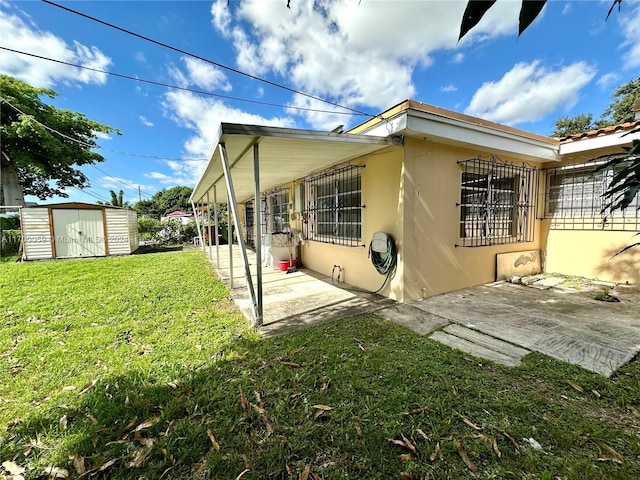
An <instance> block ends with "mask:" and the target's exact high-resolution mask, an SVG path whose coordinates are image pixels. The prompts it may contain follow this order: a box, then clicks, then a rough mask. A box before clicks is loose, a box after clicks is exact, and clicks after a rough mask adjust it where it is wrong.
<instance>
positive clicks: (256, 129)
mask: <svg viewBox="0 0 640 480" xmlns="http://www.w3.org/2000/svg"><path fill="white" fill-rule="evenodd" d="M221 144H224V145H225V146H226V151H227V155H228V158H229V166H230V169H231V176H232V178H233V184H234V191H235V194H236V195H235V196H236V198H235V200H236V201H237V202H244V201H246V200H248V199H249V198H252V197H253V196H254V193H255V183H254V151H253V146H254V145H255V144H258V145H259V147H258V150H259V164H260V189H261V190H262V191H265V190H269V189H271V188H274V187H277V186H279V185H282V184H284V183H287V182H290V181H292V180H296V179H298V178H303V177H305V176H307V175H309V174H310V173H312V172H314V171H317V170H322V169H325V168H328V167H330V166H332V165H336V164H339V163H344V162H347V161H349V160H352V159H355V158H358V157H361V156H363V155H366V154H368V153H371V152H374V151H376V150H380V149H383V148H385V147H387V146H389V145H392V140H391V138H386V137H376V136H370V135H349V134H344V133H327V132H318V131H315V130H299V129H291V128H282V127H264V126H255V125H242V124H235V123H222V124H221V125H220V129H219V130H218V134H217V136H216V138H215V142H214V145H213V146H214V149H213V152H212V155H211V159H210V160H209V164H208V165H207V168H206V169H205V171H204V172H203V174H202V176H201V177H200V180H199V181H198V183H197V185H196V187H195V189H194V191H193V193H192V195H191V200H192V201H193V202H194V203H196V204H197V203H202V202H205V201H206V195H207V192H209V191H210V190H211V189H212V188H213V186H214V185H215V187H216V193H217V196H218V199H219V201H223V202H224V201H226V199H227V187H226V184H225V179H224V173H223V167H222V162H221V157H220V149H219V148H218V147H219V145H221ZM210 199H211V197H210ZM211 201H212V199H211Z"/></svg>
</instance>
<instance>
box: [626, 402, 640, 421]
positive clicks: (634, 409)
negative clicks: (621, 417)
mask: <svg viewBox="0 0 640 480" xmlns="http://www.w3.org/2000/svg"><path fill="white" fill-rule="evenodd" d="M627 408H628V409H629V410H631V413H633V414H634V415H635V416H636V417H638V418H640V411H638V409H637V408H636V407H634V406H633V405H627Z"/></svg>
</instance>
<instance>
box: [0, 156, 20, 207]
mask: <svg viewBox="0 0 640 480" xmlns="http://www.w3.org/2000/svg"><path fill="white" fill-rule="evenodd" d="M0 206H6V207H24V194H23V193H22V187H21V186H20V182H19V181H18V172H17V171H16V167H14V166H13V164H11V163H8V162H7V161H6V160H5V161H0Z"/></svg>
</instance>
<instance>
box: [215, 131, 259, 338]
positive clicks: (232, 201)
mask: <svg viewBox="0 0 640 480" xmlns="http://www.w3.org/2000/svg"><path fill="white" fill-rule="evenodd" d="M219 147H220V158H221V159H222V169H223V171H224V179H225V182H226V184H227V193H228V196H229V206H230V207H231V212H232V213H233V221H234V224H235V225H236V228H237V227H238V226H239V225H240V214H239V213H238V204H237V203H236V194H235V191H234V189H233V181H232V179H231V171H230V170H229V159H228V157H227V148H226V146H225V144H224V143H220V144H219ZM229 223H231V217H230V218H229ZM237 237H238V246H239V247H240V253H241V257H240V258H241V259H242V263H243V266H244V275H245V278H246V280H247V290H249V296H250V297H251V303H252V305H253V322H252V326H254V327H257V326H259V324H258V321H259V320H258V319H259V318H260V321H262V319H261V317H260V316H259V315H258V304H257V301H256V293H255V291H254V289H253V280H252V278H251V269H250V268H249V258H248V257H247V247H246V245H245V243H244V238H242V235H240V233H239V232H238V235H237ZM231 239H232V235H231V229H229V243H230V244H231ZM232 278H233V276H232Z"/></svg>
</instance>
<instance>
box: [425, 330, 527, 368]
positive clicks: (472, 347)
mask: <svg viewBox="0 0 640 480" xmlns="http://www.w3.org/2000/svg"><path fill="white" fill-rule="evenodd" d="M429 338H431V339H433V340H436V341H438V342H440V343H442V344H444V345H447V346H449V347H451V348H457V349H458V350H462V351H463V352H466V353H468V354H470V355H473V356H474V357H479V358H484V359H486V360H491V361H492V362H495V363H499V364H501V365H506V366H508V367H517V366H518V365H520V360H521V358H522V357H512V356H510V355H506V354H504V353H501V352H497V351H495V350H492V349H490V348H487V347H483V346H482V345H478V344H477V343H473V342H470V341H469V340H465V339H464V338H460V337H457V336H455V335H452V334H450V333H447V332H445V331H442V330H438V331H437V332H433V333H432V334H431V335H430V336H429Z"/></svg>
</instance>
